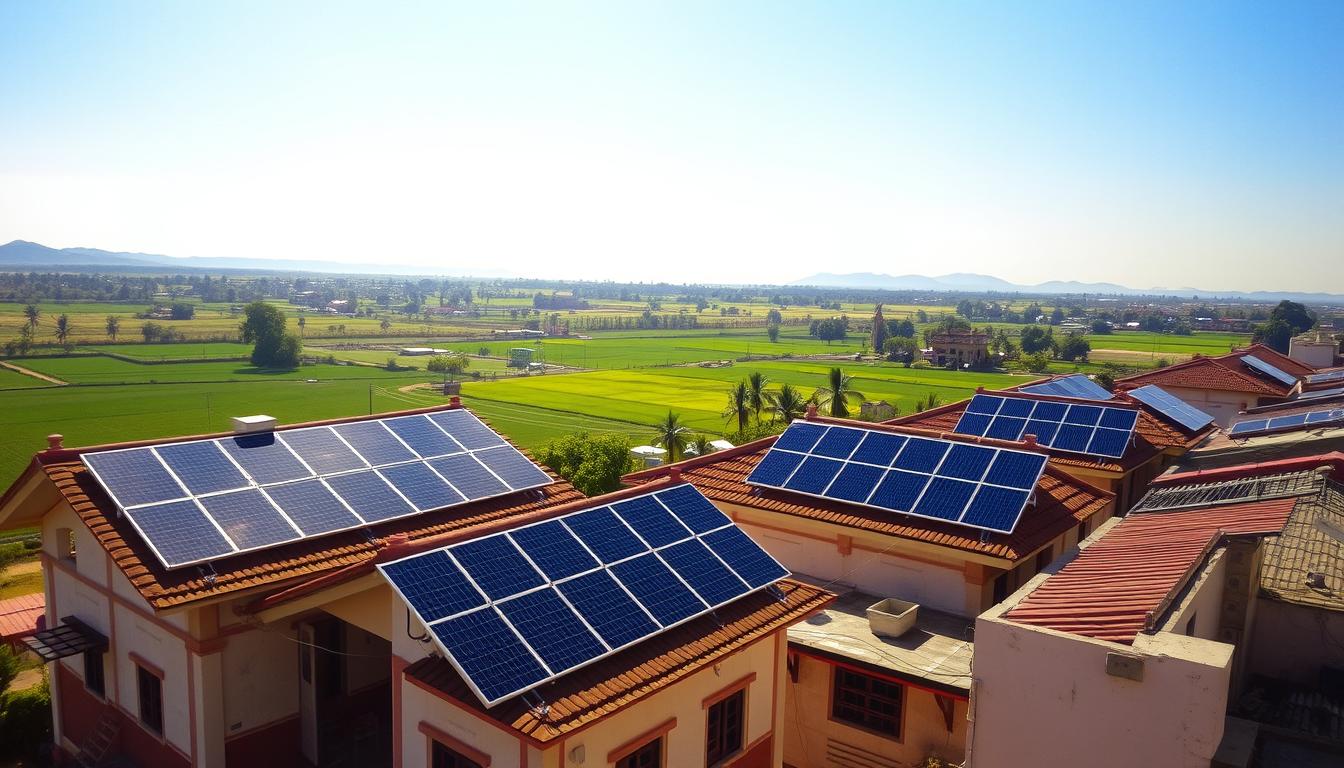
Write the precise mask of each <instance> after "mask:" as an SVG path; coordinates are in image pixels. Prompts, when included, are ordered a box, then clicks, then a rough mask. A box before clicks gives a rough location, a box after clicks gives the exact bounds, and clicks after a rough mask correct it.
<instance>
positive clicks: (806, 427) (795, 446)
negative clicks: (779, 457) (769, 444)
mask: <svg viewBox="0 0 1344 768" xmlns="http://www.w3.org/2000/svg"><path fill="white" fill-rule="evenodd" d="M824 434H826V427H823V426H821V425H820V424H808V423H806V422H800V421H795V422H793V423H792V424H790V425H789V428H788V429H786V430H784V434H782V435H780V436H779V437H778V438H777V439H776V440H775V444H774V446H773V447H774V448H776V449H778V450H781V451H799V452H801V453H807V452H808V451H810V450H812V446H814V445H816V444H817V441H818V440H820V439H821V436H822V435H824Z"/></svg>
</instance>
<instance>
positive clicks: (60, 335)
mask: <svg viewBox="0 0 1344 768" xmlns="http://www.w3.org/2000/svg"><path fill="white" fill-rule="evenodd" d="M69 340H70V316H69V315H61V316H60V317H58V318H56V341H59V342H60V343H61V344H65V342H67V341H69Z"/></svg>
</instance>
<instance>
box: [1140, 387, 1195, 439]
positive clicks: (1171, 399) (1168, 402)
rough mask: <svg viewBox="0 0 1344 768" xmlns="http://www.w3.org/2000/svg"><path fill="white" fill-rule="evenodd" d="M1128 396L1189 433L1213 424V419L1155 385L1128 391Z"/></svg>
mask: <svg viewBox="0 0 1344 768" xmlns="http://www.w3.org/2000/svg"><path fill="white" fill-rule="evenodd" d="M1129 396H1130V397H1132V398H1134V399H1135V400H1138V401H1139V402H1140V403H1143V404H1144V405H1146V406H1148V407H1149V408H1152V409H1153V410H1155V411H1157V412H1158V413H1160V414H1162V416H1163V418H1165V419H1167V420H1168V421H1173V422H1175V423H1176V424H1178V425H1180V426H1182V427H1185V428H1186V429H1187V430H1189V431H1191V432H1195V431H1198V430H1201V429H1203V428H1204V427H1207V426H1208V425H1209V424H1212V423H1213V417H1212V416H1210V415H1209V414H1207V413H1205V412H1203V411H1201V410H1199V409H1198V408H1196V407H1194V406H1192V405H1189V404H1188V403H1186V402H1185V401H1184V400H1182V399H1180V398H1179V397H1176V396H1175V395H1173V394H1171V393H1170V392H1167V391H1166V390H1165V389H1162V388H1161V387H1159V386H1157V385H1156V384H1148V385H1146V386H1142V387H1139V388H1138V389H1133V390H1130V391H1129Z"/></svg>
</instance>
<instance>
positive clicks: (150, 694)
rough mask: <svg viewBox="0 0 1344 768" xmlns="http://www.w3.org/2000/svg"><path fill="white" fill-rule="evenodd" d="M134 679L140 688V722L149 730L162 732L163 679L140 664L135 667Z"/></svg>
mask: <svg viewBox="0 0 1344 768" xmlns="http://www.w3.org/2000/svg"><path fill="white" fill-rule="evenodd" d="M135 680H136V683H137V685H138V686H139V688H140V722H141V723H143V724H144V726H145V727H146V728H148V729H149V730H151V731H153V732H155V733H159V734H162V733H163V681H162V680H160V679H159V677H158V675H155V674H154V673H153V672H151V671H149V670H148V669H145V668H144V667H141V666H138V665H137V666H136V668H135Z"/></svg>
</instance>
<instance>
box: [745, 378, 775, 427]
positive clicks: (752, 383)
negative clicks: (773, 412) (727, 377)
mask: <svg viewBox="0 0 1344 768" xmlns="http://www.w3.org/2000/svg"><path fill="white" fill-rule="evenodd" d="M769 383H770V380H769V379H767V378H765V374H763V373H761V372H760V371H756V372H755V373H753V374H751V375H750V376H748V377H747V392H748V394H750V395H751V398H750V399H751V412H752V413H754V414H756V423H757V424H759V423H760V422H761V409H762V408H764V407H765V385H766V384H769Z"/></svg>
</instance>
